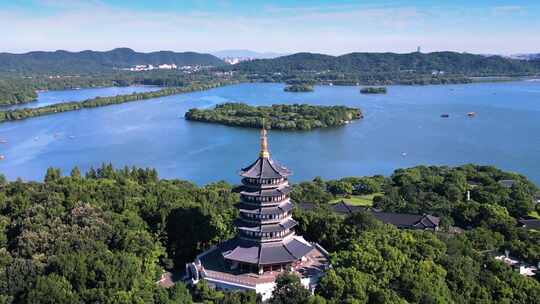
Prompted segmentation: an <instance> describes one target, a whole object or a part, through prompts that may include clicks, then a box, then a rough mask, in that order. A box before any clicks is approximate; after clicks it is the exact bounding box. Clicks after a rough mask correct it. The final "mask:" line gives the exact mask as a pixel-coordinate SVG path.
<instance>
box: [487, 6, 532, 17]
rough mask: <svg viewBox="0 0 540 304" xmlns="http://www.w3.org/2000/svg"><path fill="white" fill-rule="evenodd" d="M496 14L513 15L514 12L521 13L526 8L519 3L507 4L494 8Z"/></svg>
mask: <svg viewBox="0 0 540 304" xmlns="http://www.w3.org/2000/svg"><path fill="white" fill-rule="evenodd" d="M492 11H493V13H494V14H495V15H512V14H521V13H524V12H525V11H526V10H525V8H524V7H522V6H519V5H505V6H496V7H494V8H493V9H492Z"/></svg>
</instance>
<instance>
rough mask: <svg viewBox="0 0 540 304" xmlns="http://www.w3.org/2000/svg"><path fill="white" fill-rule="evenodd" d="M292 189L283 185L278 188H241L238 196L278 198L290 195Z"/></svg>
mask: <svg viewBox="0 0 540 304" xmlns="http://www.w3.org/2000/svg"><path fill="white" fill-rule="evenodd" d="M291 191H292V187H291V186H289V185H285V186H282V187H279V188H270V189H267V188H252V187H243V188H242V189H241V191H240V194H242V195H245V196H280V195H287V194H289V193H291Z"/></svg>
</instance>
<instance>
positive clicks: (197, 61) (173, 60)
mask: <svg viewBox="0 0 540 304" xmlns="http://www.w3.org/2000/svg"><path fill="white" fill-rule="evenodd" d="M148 64H152V65H159V64H176V65H177V66H179V67H181V66H188V65H189V66H196V65H198V66H220V65H224V64H225V63H224V62H223V61H222V60H221V59H219V58H217V57H215V56H212V55H210V54H201V53H195V52H184V53H176V52H171V51H159V52H152V53H139V52H135V51H134V50H132V49H129V48H118V49H114V50H111V51H106V52H98V51H82V52H68V51H55V52H30V53H25V54H10V53H0V73H11V74H24V75H28V74H42V75H43V74H45V75H57V74H60V75H65V74H94V73H99V72H112V71H113V70H114V69H119V68H129V67H133V66H135V65H148Z"/></svg>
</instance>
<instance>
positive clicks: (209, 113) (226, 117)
mask: <svg viewBox="0 0 540 304" xmlns="http://www.w3.org/2000/svg"><path fill="white" fill-rule="evenodd" d="M185 117H186V119H187V120H193V121H201V122H210V123H219V124H223V125H228V126H237V127H247V128H261V127H263V123H264V127H266V128H269V129H278V130H311V129H315V128H326V127H334V126H340V125H343V124H345V123H346V122H347V121H352V120H355V119H360V118H361V117H362V112H361V111H360V110H359V109H355V108H348V107H345V106H313V105H307V104H300V105H299V104H293V105H285V104H281V105H272V106H249V105H247V104H243V103H224V104H220V105H217V106H216V107H215V108H214V109H206V110H201V109H190V110H189V111H188V112H186V114H185Z"/></svg>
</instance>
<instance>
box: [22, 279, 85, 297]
mask: <svg viewBox="0 0 540 304" xmlns="http://www.w3.org/2000/svg"><path fill="white" fill-rule="evenodd" d="M27 301H28V303H31V304H34V303H35V304H38V303H39V304H46V303H50V304H62V303H66V304H71V303H76V302H77V301H78V297H77V295H76V294H75V293H74V292H73V288H72V287H71V284H69V282H68V281H67V280H66V279H65V278H64V277H61V276H59V275H56V274H50V275H48V276H40V277H38V278H37V281H36V286H35V287H34V288H33V289H32V290H31V291H30V293H29V294H28V298H27Z"/></svg>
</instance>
